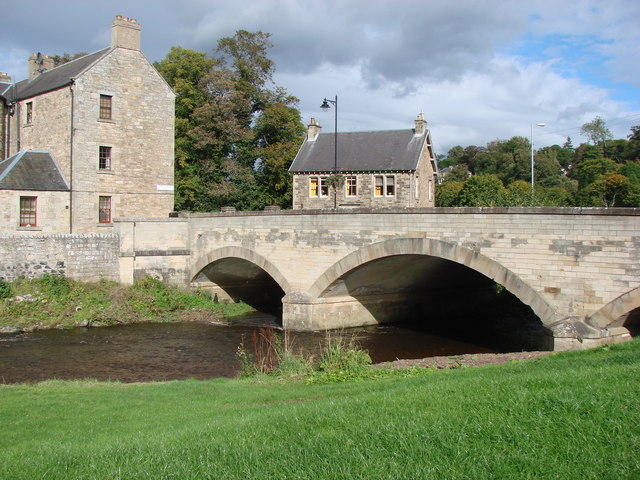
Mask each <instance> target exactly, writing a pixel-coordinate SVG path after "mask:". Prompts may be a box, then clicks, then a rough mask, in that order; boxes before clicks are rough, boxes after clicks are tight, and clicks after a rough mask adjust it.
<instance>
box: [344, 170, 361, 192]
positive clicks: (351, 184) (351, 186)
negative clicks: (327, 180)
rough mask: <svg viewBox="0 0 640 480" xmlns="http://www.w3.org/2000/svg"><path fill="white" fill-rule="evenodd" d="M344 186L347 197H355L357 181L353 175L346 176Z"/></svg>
mask: <svg viewBox="0 0 640 480" xmlns="http://www.w3.org/2000/svg"><path fill="white" fill-rule="evenodd" d="M345 185H346V186H347V192H346V193H347V197H355V196H356V195H357V192H358V190H357V188H356V187H357V180H356V177H355V175H353V176H348V177H347V178H346V182H345Z"/></svg>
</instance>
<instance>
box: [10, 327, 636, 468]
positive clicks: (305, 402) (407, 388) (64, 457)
mask: <svg viewBox="0 0 640 480" xmlns="http://www.w3.org/2000/svg"><path fill="white" fill-rule="evenodd" d="M372 375H375V374H372ZM0 425H1V426H2V428H1V430H0V478H2V479H103V478H104V479H120V478H122V479H125V478H126V479H156V480H157V479H169V478H171V479H208V478H211V479H223V478H224V479H226V478H238V479H240V478H242V479H278V478H300V479H351V478H357V479H382V478H385V479H405V478H406V479H527V478H531V479H539V478H545V479H548V478H558V479H580V480H585V479H598V480H601V479H612V480H613V479H615V480H620V479H638V478H640V341H638V340H636V341H634V342H629V343H626V344H621V345H615V346H611V347H603V348H598V349H595V350H591V351H585V352H570V353H563V354H555V355H550V356H547V357H544V358H541V359H538V360H535V361H531V362H522V363H513V364H508V365H503V366H493V367H481V368H466V369H464V368H463V369H457V370H447V371H423V372H419V373H417V372H416V371H412V372H411V374H409V373H406V372H405V373H397V374H389V375H387V376H384V377H382V378H367V375H364V376H363V378H362V377H361V378H356V379H353V380H349V381H344V382H337V383H314V384H308V383H305V382H304V381H291V380H282V379H273V378H268V377H258V378H249V379H242V380H213V381H193V380H190V381H181V382H168V383H157V384H118V383H97V382H93V383H92V382H61V381H49V382H43V383H40V384H35V385H4V386H0Z"/></svg>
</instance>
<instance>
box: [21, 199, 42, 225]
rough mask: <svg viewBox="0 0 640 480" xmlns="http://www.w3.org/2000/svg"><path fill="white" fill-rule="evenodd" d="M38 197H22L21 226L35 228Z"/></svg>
mask: <svg viewBox="0 0 640 480" xmlns="http://www.w3.org/2000/svg"><path fill="white" fill-rule="evenodd" d="M37 199H38V197H20V226H21V227H35V226H36V225H37V223H36V221H37V218H36V204H37Z"/></svg>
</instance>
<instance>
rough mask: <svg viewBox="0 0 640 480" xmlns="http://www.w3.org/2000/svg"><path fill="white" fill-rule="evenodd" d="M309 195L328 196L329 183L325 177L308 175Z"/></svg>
mask: <svg viewBox="0 0 640 480" xmlns="http://www.w3.org/2000/svg"><path fill="white" fill-rule="evenodd" d="M309 196H310V197H328V196H329V184H328V183H327V177H309Z"/></svg>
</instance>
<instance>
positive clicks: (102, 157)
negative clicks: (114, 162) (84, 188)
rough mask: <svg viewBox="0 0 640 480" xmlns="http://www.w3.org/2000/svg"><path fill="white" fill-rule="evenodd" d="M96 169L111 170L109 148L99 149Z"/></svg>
mask: <svg viewBox="0 0 640 480" xmlns="http://www.w3.org/2000/svg"><path fill="white" fill-rule="evenodd" d="M98 156H99V159H98V168H99V169H100V170H111V147H100V152H99V155H98Z"/></svg>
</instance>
